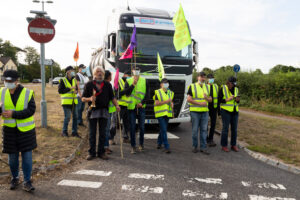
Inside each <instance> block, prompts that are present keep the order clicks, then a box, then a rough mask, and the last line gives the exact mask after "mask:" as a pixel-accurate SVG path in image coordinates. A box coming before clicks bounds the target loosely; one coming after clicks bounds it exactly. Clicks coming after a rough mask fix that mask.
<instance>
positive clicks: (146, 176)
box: [128, 173, 165, 180]
mask: <svg viewBox="0 0 300 200" xmlns="http://www.w3.org/2000/svg"><path fill="white" fill-rule="evenodd" d="M128 178H141V179H148V180H149V179H152V180H164V179H165V176H164V175H155V174H139V173H131V174H129V176H128Z"/></svg>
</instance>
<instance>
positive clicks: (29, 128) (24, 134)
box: [0, 70, 37, 192]
mask: <svg viewBox="0 0 300 200" xmlns="http://www.w3.org/2000/svg"><path fill="white" fill-rule="evenodd" d="M3 77H4V85H5V87H2V88H1V89H0V102H1V108H0V113H1V115H2V119H3V124H2V126H3V128H2V133H3V153H7V154H8V161H9V167H10V171H11V175H12V180H11V185H10V189H11V190H14V189H16V188H17V187H18V185H19V153H20V152H21V156H22V170H23V175H24V184H23V189H24V190H25V191H27V192H30V191H33V190H35V188H34V187H33V186H32V184H31V171H32V150H33V149H35V148H36V147H37V143H36V133H35V123H34V118H33V115H34V113H35V110H36V105H35V101H34V93H33V91H32V90H29V89H27V88H24V87H23V86H22V85H20V84H18V78H19V75H18V72H17V71H16V70H6V71H4V74H3Z"/></svg>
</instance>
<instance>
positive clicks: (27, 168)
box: [8, 151, 32, 182]
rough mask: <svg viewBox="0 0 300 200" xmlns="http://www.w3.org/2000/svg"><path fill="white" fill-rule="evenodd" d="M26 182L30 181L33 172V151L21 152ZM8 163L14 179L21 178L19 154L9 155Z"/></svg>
mask: <svg viewBox="0 0 300 200" xmlns="http://www.w3.org/2000/svg"><path fill="white" fill-rule="evenodd" d="M21 155H22V170H23V174H24V182H28V181H30V178H31V171H32V151H26V152H21ZM8 162H9V167H10V171H11V174H12V177H13V178H19V153H15V154H8Z"/></svg>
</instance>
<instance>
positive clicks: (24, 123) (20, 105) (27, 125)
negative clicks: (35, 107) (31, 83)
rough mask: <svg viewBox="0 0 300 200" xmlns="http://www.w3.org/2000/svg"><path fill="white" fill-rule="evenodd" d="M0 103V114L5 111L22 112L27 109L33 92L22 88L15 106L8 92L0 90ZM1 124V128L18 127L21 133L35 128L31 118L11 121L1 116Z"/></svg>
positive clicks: (5, 89) (11, 119)
mask: <svg viewBox="0 0 300 200" xmlns="http://www.w3.org/2000/svg"><path fill="white" fill-rule="evenodd" d="M0 94H1V96H0V101H1V102H2V112H4V111H6V110H13V111H22V110H25V109H27V107H28V102H29V101H30V99H31V98H32V96H33V91H32V90H29V89H26V88H23V89H22V91H21V93H20V96H19V98H18V101H17V104H16V106H15V105H14V103H13V102H12V99H11V96H10V93H9V90H8V89H7V88H1V89H0ZM2 119H3V124H2V126H7V127H11V128H14V127H18V129H19V130H20V131H21V132H27V131H30V130H32V129H34V128H35V123H34V118H33V116H31V117H28V118H26V119H13V118H5V117H3V115H2Z"/></svg>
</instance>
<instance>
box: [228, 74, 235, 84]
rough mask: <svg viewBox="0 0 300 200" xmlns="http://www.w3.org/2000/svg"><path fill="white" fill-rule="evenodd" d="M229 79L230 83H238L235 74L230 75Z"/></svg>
mask: <svg viewBox="0 0 300 200" xmlns="http://www.w3.org/2000/svg"><path fill="white" fill-rule="evenodd" d="M228 81H229V82H230V83H232V84H233V85H236V78H235V77H234V76H230V77H229V78H228Z"/></svg>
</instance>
